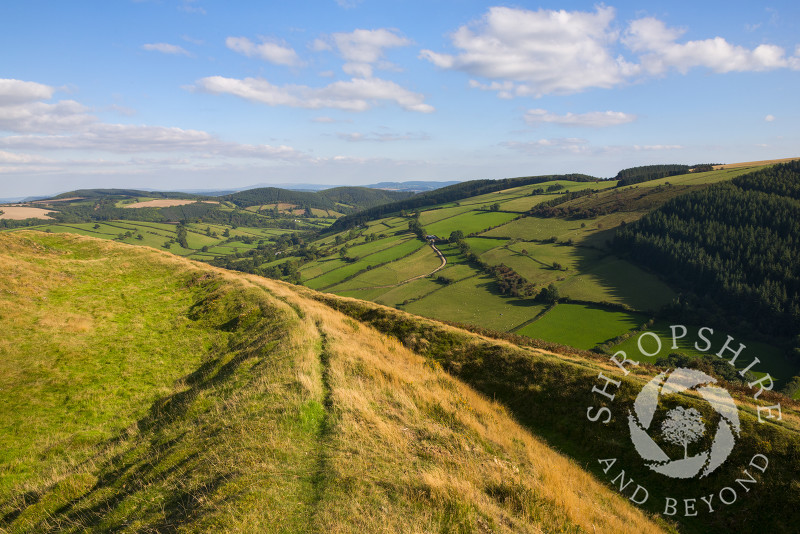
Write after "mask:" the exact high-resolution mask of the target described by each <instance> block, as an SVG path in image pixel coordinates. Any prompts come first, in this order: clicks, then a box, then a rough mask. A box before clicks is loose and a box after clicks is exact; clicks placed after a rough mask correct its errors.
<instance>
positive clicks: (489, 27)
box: [419, 4, 800, 98]
mask: <svg viewBox="0 0 800 534" xmlns="http://www.w3.org/2000/svg"><path fill="white" fill-rule="evenodd" d="M614 18H615V12H614V9H613V8H611V7H606V6H603V5H602V4H600V5H599V6H598V7H597V8H596V9H595V11H593V12H584V11H564V10H561V11H554V10H546V9H540V10H538V11H530V10H526V9H516V8H509V7H492V8H489V10H488V11H487V13H486V14H485V15H484V16H483V17H482V18H481V19H480V20H478V21H475V22H473V23H471V24H467V25H464V26H461V27H460V28H458V29H457V30H456V31H455V32H453V33H452V34H451V36H450V38H451V43H452V45H453V46H454V47H455V48H456V50H457V52H455V53H443V52H436V51H433V50H427V49H426V50H422V51H421V52H420V54H419V57H420V58H421V59H426V60H428V61H430V62H431V63H433V64H434V65H436V66H437V67H439V68H441V69H445V70H457V71H462V72H465V73H467V74H469V75H471V76H473V77H476V78H481V79H482V80H475V79H473V80H470V82H469V83H470V86H471V87H473V88H476V89H482V90H486V91H493V92H496V93H497V95H498V96H499V97H501V98H514V97H523V96H530V97H540V96H542V95H545V94H566V93H576V92H580V91H584V90H587V89H592V88H612V87H616V86H618V85H620V84H623V83H626V82H628V81H630V80H632V79H634V78H635V77H638V76H641V75H645V74H648V75H659V74H662V73H664V72H666V71H667V70H670V69H675V70H677V71H678V72H681V73H686V72H688V71H689V70H690V69H692V68H695V67H706V68H709V69H711V70H713V71H714V72H718V73H725V72H732V71H764V70H771V69H777V68H791V69H795V70H800V46H799V47H798V48H797V50H795V52H794V55H793V56H787V53H786V51H785V50H784V49H783V48H781V47H779V46H776V45H772V44H762V45H759V46H757V47H755V48H753V49H748V48H745V47H742V46H738V45H733V44H731V43H729V42H728V41H726V40H725V39H723V38H721V37H715V38H713V39H705V40H698V41H688V42H686V43H678V39H679V38H680V37H681V36H682V35H683V34H684V33H685V30H683V29H679V28H669V27H667V26H666V25H665V24H664V23H663V22H662V21H660V20H658V19H655V18H652V17H647V18H642V19H638V20H634V21H633V22H631V23H630V24H629V25H628V28H627V30H626V31H625V33H624V34H623V36H622V39H620V33H619V31H618V30H617V29H616V27H615V24H614ZM622 45H624V46H626V47H627V49H628V50H627V51H628V52H632V53H633V55H632V56H631V59H626V58H625V57H624V56H623V55H622V54H620V53H618V52H616V51H615V50H617V49H622Z"/></svg>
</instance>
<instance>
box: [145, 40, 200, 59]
mask: <svg viewBox="0 0 800 534" xmlns="http://www.w3.org/2000/svg"><path fill="white" fill-rule="evenodd" d="M142 50H147V51H148V52H161V53H162V54H172V55H181V56H191V54H190V53H189V51H188V50H186V49H185V48H183V47H182V46H178V45H174V44H169V43H148V44H143V45H142Z"/></svg>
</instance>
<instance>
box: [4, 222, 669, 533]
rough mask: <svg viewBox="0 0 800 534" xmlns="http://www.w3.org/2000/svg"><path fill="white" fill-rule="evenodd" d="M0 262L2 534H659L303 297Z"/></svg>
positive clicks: (124, 260)
mask: <svg viewBox="0 0 800 534" xmlns="http://www.w3.org/2000/svg"><path fill="white" fill-rule="evenodd" d="M0 243H1V244H2V245H1V246H0V251H1V252H0V264H2V271H1V272H2V275H0V314H1V315H2V318H3V324H4V325H6V326H5V327H4V330H3V334H2V338H0V341H2V343H0V353H2V357H0V362H1V363H0V365H2V366H3V367H2V372H0V388H2V390H3V394H4V402H3V404H2V405H1V406H0V429H2V431H0V443H1V445H0V451H2V453H1V454H2V455H3V456H2V462H1V463H0V528H2V529H4V530H7V531H11V532H42V531H59V532H85V531H103V532H105V531H112V530H113V531H126V532H127V531H130V532H134V531H135V532H141V531H159V532H161V531H175V530H178V529H180V530H181V531H193V532H197V531H210V530H214V531H228V532H255V531H258V532H279V531H280V532H376V531H381V532H409V531H419V532H429V531H439V532H489V531H492V532H541V531H547V532H553V531H563V532H584V531H589V532H592V531H602V532H631V531H636V532H659V531H660V528H659V527H657V526H656V525H655V524H654V523H653V522H651V521H650V520H649V519H648V518H647V516H646V515H645V514H643V513H642V512H640V511H638V510H636V509H635V508H633V507H632V506H631V505H630V503H629V502H628V501H627V500H626V499H625V498H624V497H622V496H620V495H618V494H616V493H614V492H613V491H611V490H610V489H608V488H606V487H605V486H604V485H603V484H601V483H599V482H598V481H597V480H596V479H595V478H594V477H593V476H591V475H589V474H587V473H586V472H584V471H583V470H582V469H581V468H580V467H579V465H578V464H576V463H575V462H574V461H572V460H569V459H568V458H565V457H564V456H563V455H561V454H559V453H556V452H554V451H553V450H552V449H551V448H550V447H549V446H548V445H547V444H546V443H545V442H544V441H542V440H541V439H540V438H536V437H534V436H532V435H531V433H530V431H529V430H526V429H525V428H524V427H521V426H519V425H518V424H517V423H515V422H513V421H512V420H511V418H510V417H509V415H508V411H507V410H508V408H504V407H503V406H501V405H500V404H498V403H495V402H491V401H489V400H487V397H485V396H483V395H481V394H479V393H476V392H475V391H474V390H472V389H470V388H469V387H468V386H466V385H465V384H464V383H462V382H460V381H459V380H457V379H455V378H453V377H452V376H450V374H448V373H447V372H445V371H444V370H443V369H442V368H441V367H440V366H439V365H437V364H435V363H434V360H431V359H429V358H427V357H426V355H425V353H424V351H422V352H420V353H415V352H412V351H411V350H409V349H408V348H406V347H405V346H403V344H401V343H399V342H398V341H397V340H396V338H394V337H392V336H389V335H385V334H382V333H380V332H378V331H376V330H374V329H373V328H371V327H370V326H368V325H367V324H365V323H362V322H360V321H354V320H353V319H350V318H348V317H346V316H345V315H342V314H341V313H339V312H336V311H334V310H333V309H331V308H330V307H328V306H327V305H325V304H323V303H321V302H320V301H318V300H316V299H315V295H314V294H313V293H299V292H297V290H296V289H295V288H293V287H291V286H288V285H286V284H283V283H280V282H275V281H269V280H265V279H262V278H258V277H253V276H248V275H240V274H233V273H230V272H225V271H221V270H219V269H214V268H212V267H208V266H204V265H202V264H197V263H193V262H190V261H187V260H185V259H182V258H179V257H177V256H174V255H170V254H167V253H163V252H158V251H155V250H152V249H147V248H144V247H131V246H127V245H123V244H117V243H112V242H108V241H101V240H96V239H91V238H86V237H80V236H67V235H58V236H56V235H48V234H43V233H32V232H18V233H14V234H8V233H6V234H2V235H0ZM459 335H462V336H464V335H466V336H471V339H474V341H473V342H479V343H484V342H482V341H480V339H479V338H477V337H476V336H472V335H470V334H466V333H462V334H459ZM419 341H420V342H421V340H419ZM498 347H499V345H498ZM538 358H539V359H541V358H545V359H546V360H548V361H552V364H554V365H556V366H558V365H567V364H566V363H563V364H559V363H557V362H558V361H559V360H557V359H554V358H553V357H549V356H545V355H540V356H538ZM570 365H572V364H570ZM34 399H35V401H33V402H32V400H34Z"/></svg>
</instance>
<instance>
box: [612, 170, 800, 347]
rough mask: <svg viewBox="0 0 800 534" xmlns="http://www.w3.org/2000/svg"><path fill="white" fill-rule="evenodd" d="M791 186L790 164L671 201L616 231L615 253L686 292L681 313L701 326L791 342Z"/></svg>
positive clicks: (798, 269)
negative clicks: (727, 326)
mask: <svg viewBox="0 0 800 534" xmlns="http://www.w3.org/2000/svg"><path fill="white" fill-rule="evenodd" d="M798 184H800V162H797V161H794V162H790V163H783V164H778V165H775V166H772V167H768V168H766V169H763V170H760V171H756V172H753V173H749V174H745V175H742V176H739V177H738V178H735V179H734V180H732V181H731V182H728V183H724V184H719V185H716V186H714V187H711V188H708V189H704V190H702V191H697V192H693V193H692V194H688V195H685V196H680V197H678V198H674V199H673V200H671V201H669V202H667V203H666V204H664V205H663V206H661V207H660V208H659V209H657V210H655V211H653V212H652V213H649V214H648V215H646V216H645V217H643V218H642V219H640V220H639V221H638V222H636V223H634V224H631V225H629V226H627V227H626V228H624V229H622V230H621V231H620V232H618V234H617V237H616V240H615V244H616V248H617V250H618V251H620V252H621V253H627V254H630V256H631V257H632V258H633V259H634V260H636V261H637V262H638V263H640V264H643V265H646V266H648V267H649V268H652V269H654V270H656V271H658V272H660V273H662V275H664V276H665V277H666V276H668V277H669V278H670V279H671V280H672V281H673V283H674V284H675V285H676V286H678V287H680V288H681V289H683V290H684V291H685V293H686V295H685V297H684V298H685V301H684V303H683V307H684V308H690V309H691V313H692V314H694V315H697V316H701V317H702V320H704V321H706V322H713V323H716V324H718V325H721V324H724V323H726V322H728V323H730V322H736V323H738V326H739V327H740V328H747V329H749V330H754V331H760V332H762V333H764V334H770V335H773V336H783V337H785V338H788V337H792V336H795V335H797V334H798V325H799V324H800V265H798V263H797V258H798V257H800V244H798V242H797V236H798V234H800V203H798V200H800V186H798ZM687 301H691V302H687ZM799 342H800V341H799ZM795 357H796V358H798V359H800V349H798V350H797V354H796V355H795Z"/></svg>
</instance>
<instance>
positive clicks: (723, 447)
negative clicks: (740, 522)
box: [628, 367, 740, 478]
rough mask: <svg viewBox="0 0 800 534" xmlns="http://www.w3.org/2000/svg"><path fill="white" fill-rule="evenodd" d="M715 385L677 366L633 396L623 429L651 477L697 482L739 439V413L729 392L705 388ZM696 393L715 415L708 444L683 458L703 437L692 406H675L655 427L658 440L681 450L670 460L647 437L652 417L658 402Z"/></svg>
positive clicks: (701, 423) (704, 376) (701, 424)
mask: <svg viewBox="0 0 800 534" xmlns="http://www.w3.org/2000/svg"><path fill="white" fill-rule="evenodd" d="M716 382H717V381H716V379H714V378H713V377H711V376H708V375H707V374H706V373H703V372H702V371H698V370H696V369H686V368H682V367H681V368H678V369H675V370H674V371H672V372H671V373H670V372H666V371H665V372H663V373H661V374H659V375H657V376H656V377H654V378H653V379H652V380H650V382H648V383H647V385H646V386H644V388H643V389H642V391H641V392H639V395H638V396H637V397H636V400H635V401H634V403H633V413H631V412H630V411H629V412H628V427H629V428H630V431H631V440H632V441H633V444H634V446H635V447H636V452H638V453H639V455H640V456H641V457H642V459H644V460H645V461H646V462H647V464H646V465H647V466H648V467H649V468H650V469H652V470H653V471H655V472H657V473H661V474H662V475H666V476H668V477H671V478H692V477H694V476H697V475H698V473H699V474H700V478H702V477H705V476H707V475H709V474H710V473H711V472H712V471H714V470H715V469H716V468H718V467H719V466H720V465H722V463H723V462H724V461H725V460H726V459H727V458H728V456H729V455H730V453H731V451H732V450H733V447H734V445H735V443H736V438H735V436H738V435H739V432H740V425H739V413H738V411H737V409H736V406H735V405H734V403H733V399H732V398H731V396H730V394H729V393H728V392H727V391H726V390H725V389H723V388H721V387H719V386H715V385H711V384H715V383H716ZM687 391H696V392H697V393H698V394H699V395H700V396H701V397H702V398H703V399H705V401H706V402H708V403H709V404H710V405H711V408H713V410H714V411H715V412H716V413H717V414H719V421H718V422H717V425H716V427H717V428H716V432H715V434H714V440H713V442H712V443H711V447H710V449H709V450H704V451H700V452H696V453H695V454H693V455H691V456H690V455H689V445H691V444H692V443H694V442H696V441H698V440H700V439H701V438H702V437H703V436H704V435H705V434H706V430H707V428H706V424H707V423H706V421H704V420H703V417H702V415H701V413H700V412H699V411H698V410H696V409H695V408H688V409H686V408H684V407H683V406H677V407H675V408H673V409H671V410H669V411H668V412H667V413H666V416H665V418H664V419H663V421H662V422H661V425H660V429H661V432H660V436H661V438H662V441H664V442H667V443H671V444H673V445H679V446H683V458H676V459H673V458H670V457H669V456H668V455H667V454H666V453H665V452H664V450H663V449H662V448H661V446H660V445H659V444H658V443H656V441H655V440H654V439H653V438H652V437H651V433H648V431H649V430H650V428H651V426H652V427H653V432H652V435H658V434H659V433H658V432H656V431H655V429H656V427H657V426H658V425H655V424H654V420H655V419H656V416H657V412H658V407H659V399H661V398H664V397H667V396H669V395H674V394H679V393H684V392H687Z"/></svg>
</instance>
